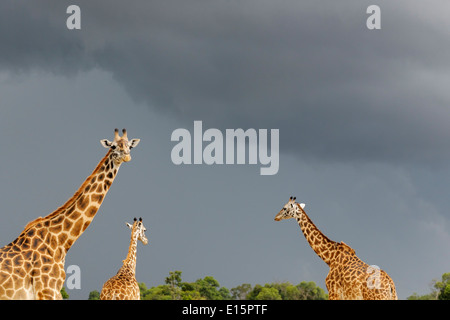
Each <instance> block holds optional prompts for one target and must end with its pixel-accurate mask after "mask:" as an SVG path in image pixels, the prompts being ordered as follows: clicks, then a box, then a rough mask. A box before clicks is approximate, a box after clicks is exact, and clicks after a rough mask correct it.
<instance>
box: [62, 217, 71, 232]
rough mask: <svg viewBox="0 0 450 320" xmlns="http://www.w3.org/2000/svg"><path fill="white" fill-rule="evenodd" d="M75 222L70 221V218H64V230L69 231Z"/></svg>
mask: <svg viewBox="0 0 450 320" xmlns="http://www.w3.org/2000/svg"><path fill="white" fill-rule="evenodd" d="M72 225H73V222H72V221H70V220H69V219H66V220H64V225H63V226H64V230H65V231H69V230H70V228H72Z"/></svg>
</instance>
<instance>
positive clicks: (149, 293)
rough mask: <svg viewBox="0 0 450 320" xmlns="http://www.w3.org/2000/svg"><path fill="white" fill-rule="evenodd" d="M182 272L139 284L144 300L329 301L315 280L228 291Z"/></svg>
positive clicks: (95, 295) (93, 294) (209, 278)
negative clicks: (159, 281) (189, 278)
mask: <svg viewBox="0 0 450 320" xmlns="http://www.w3.org/2000/svg"><path fill="white" fill-rule="evenodd" d="M181 274H182V272H181V271H170V272H169V276H168V277H166V278H165V280H164V284H162V285H158V286H154V287H151V288H147V286H146V285H145V283H143V282H141V283H139V289H140V292H141V300H231V299H234V300H326V299H328V295H327V294H326V293H325V291H324V290H323V289H322V288H320V287H318V286H316V284H315V283H314V282H305V281H304V282H301V283H299V284H298V285H293V284H291V283H289V282H275V283H270V284H268V283H266V284H265V285H264V286H262V285H260V284H256V285H255V286H253V287H252V285H251V284H249V283H244V284H241V285H239V286H236V287H234V288H232V289H231V290H228V289H227V288H226V287H223V286H220V284H219V282H218V281H217V280H216V279H215V278H214V277H212V276H206V277H204V278H203V279H197V280H196V281H195V282H184V281H182V278H181ZM99 298H100V293H99V292H98V291H96V290H95V291H92V292H91V293H90V294H89V300H98V299H99Z"/></svg>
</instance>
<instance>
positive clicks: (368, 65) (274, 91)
mask: <svg viewBox="0 0 450 320" xmlns="http://www.w3.org/2000/svg"><path fill="white" fill-rule="evenodd" d="M71 4H77V5H78V6H79V7H80V9H81V29H80V30H69V29H67V27H66V20H67V18H68V17H69V14H67V13H66V9H67V7H68V6H69V5H71ZM371 4H377V5H378V6H379V7H380V8H381V29H380V30H369V29H368V28H367V27H366V20H367V18H368V17H369V15H368V14H367V13H366V10H367V7H368V6H369V5H371ZM449 10H450V4H448V3H447V2H444V1H438V0H431V1H427V2H426V3H425V2H423V1H411V0H409V1H406V0H403V1H401V0H400V1H395V3H393V2H392V1H383V0H378V1H376V3H374V2H373V1H347V0H343V1H338V2H337V1H328V0H325V1H320V2H318V1H313V0H308V1H303V0H302V1H300V0H295V1H293V0H280V1H268V0H212V1H211V0H210V1H205V0H188V1H186V0H183V1H181V0H180V1H179V0H176V1H173V0H167V1H144V0H142V1H141V0H133V1H95V2H94V3H93V2H92V1H76V2H73V1H70V2H69V1H58V2H57V3H55V2H54V1H45V0H36V1H32V2H31V1H21V0H15V1H9V0H6V1H1V2H0V133H1V136H2V139H1V144H0V148H1V150H2V151H1V152H0V161H1V164H2V166H1V168H0V179H1V180H0V181H1V183H0V202H1V203H2V208H1V211H0V221H1V223H0V235H1V237H0V246H3V245H6V244H8V243H9V242H10V241H12V240H14V239H15V238H16V237H17V236H18V235H19V233H20V232H21V231H22V230H23V227H24V226H25V225H26V224H27V222H29V221H30V220H33V219H35V218H36V217H38V216H45V215H47V214H49V213H50V212H52V211H53V210H55V209H56V208H57V207H59V206H60V205H62V204H63V203H64V202H65V201H66V200H67V199H68V198H69V197H70V196H71V195H72V194H73V193H74V192H75V191H76V190H77V188H78V187H79V185H80V184H81V183H82V182H83V181H84V179H85V178H86V177H87V176H88V175H89V174H90V173H91V172H92V170H93V169H94V168H95V166H96V164H97V163H98V161H100V159H101V158H102V157H103V155H104V154H105V152H106V150H105V149H104V148H103V147H102V146H101V145H100V143H99V140H100V139H103V138H107V139H110V140H111V139H112V138H113V130H114V128H120V129H121V128H127V130H128V133H129V137H131V138H140V139H141V142H140V144H139V146H138V147H137V148H136V149H133V154H132V156H133V160H132V161H131V162H129V163H126V164H124V165H123V166H122V167H121V170H120V172H119V174H118V176H117V178H116V180H115V182H114V184H113V186H112V188H111V190H110V192H109V193H108V195H107V197H106V199H105V201H104V202H103V205H102V207H101V209H100V211H99V213H98V214H97V216H96V217H95V219H94V221H93V223H92V224H91V225H90V227H89V228H88V229H87V230H86V232H85V233H84V234H83V235H82V236H81V238H80V239H79V240H78V241H77V242H76V243H75V244H74V246H73V247H72V248H71V250H70V251H69V253H68V255H67V258H66V267H67V266H69V265H77V266H79V267H80V269H81V289H73V290H68V293H69V294H70V296H71V298H73V299H87V297H88V294H89V292H90V291H92V290H99V291H100V290H101V287H102V285H103V283H104V282H105V281H106V280H107V279H108V278H109V277H111V276H112V275H114V274H115V272H116V271H117V269H118V268H119V267H120V266H121V261H122V260H123V259H124V258H125V256H126V254H127V249H128V245H129V237H130V233H129V229H127V228H126V226H125V222H127V221H128V222H130V221H131V220H132V219H133V218H134V217H142V218H143V221H144V224H145V225H146V227H147V229H148V237H149V240H150V243H149V245H147V246H145V247H144V246H142V245H139V246H138V266H137V280H138V281H139V282H145V283H146V284H147V286H148V287H150V286H153V285H159V284H162V283H163V282H164V278H165V277H166V276H167V275H168V274H169V271H174V270H181V271H182V272H183V273H182V278H183V280H185V281H195V280H196V279H198V278H203V277H205V276H207V275H211V276H213V277H215V278H216V279H217V280H218V281H219V282H220V284H221V285H223V286H226V287H227V288H229V289H231V288H232V287H235V286H237V285H240V284H242V283H251V284H257V283H260V284H264V283H269V282H275V281H290V282H291V283H295V284H297V283H299V282H301V281H315V282H316V284H317V285H319V286H321V287H322V288H324V289H325V277H326V275H327V272H328V267H327V266H326V264H325V263H324V262H323V261H322V260H320V258H318V257H317V256H316V255H315V253H314V252H313V251H312V249H311V248H310V247H309V245H308V244H307V242H306V240H305V239H304V237H303V235H302V234H301V232H300V229H299V227H298V225H297V224H296V222H295V221H293V220H287V221H282V222H275V221H274V220H273V218H274V216H275V214H276V213H277V212H278V211H279V210H280V208H281V207H282V206H283V205H284V203H285V202H286V201H287V200H288V198H289V196H291V195H294V196H296V197H297V199H298V200H299V201H301V202H305V203H306V208H305V209H306V212H307V213H308V214H309V216H310V217H311V219H312V220H313V221H314V222H315V224H316V225H317V226H318V227H319V228H320V229H321V230H322V231H323V232H324V233H325V234H326V235H327V236H328V237H329V238H331V239H333V240H335V241H344V242H346V243H347V244H349V245H350V246H351V247H353V248H354V249H355V251H356V253H357V255H358V256H359V257H360V258H361V259H362V260H364V261H365V262H366V263H368V264H374V265H378V266H380V267H381V268H382V269H384V270H386V271H387V272H388V273H389V275H390V276H391V277H392V278H393V280H394V282H395V283H396V286H397V291H398V294H399V298H400V299H405V298H406V297H407V296H409V295H411V294H412V293H414V292H417V293H419V294H425V293H428V292H429V290H430V282H431V281H432V280H433V279H437V278H440V276H441V275H442V274H443V273H444V272H449V271H450V269H449V268H450V250H449V248H448V243H449V241H450V225H449V223H450V221H449V219H450V213H449V212H448V204H447V200H448V195H449V194H450V167H449V163H450V127H449V124H450V90H448V87H449V85H450V63H449V62H448V57H449V54H450V42H449V41H448V39H449V37H450V31H449V30H450V22H449V20H448V16H447V14H446V12H448V11H449ZM195 120H200V121H203V128H204V130H205V129H207V128H217V129H219V130H223V131H222V132H225V129H227V128H230V129H236V128H243V129H248V128H255V129H279V139H280V140H279V144H280V153H279V157H280V165H279V171H278V173H277V174H276V175H271V176H263V175H260V174H259V170H260V165H259V164H258V165H250V164H244V165H211V166H209V165H206V164H203V165H180V166H177V165H174V164H173V163H172V160H171V156H170V155H171V150H172V148H173V147H174V145H175V144H176V143H175V142H173V141H171V134H172V132H173V131H174V130H175V129H177V128H185V129H187V130H189V131H190V132H193V122H194V121H195Z"/></svg>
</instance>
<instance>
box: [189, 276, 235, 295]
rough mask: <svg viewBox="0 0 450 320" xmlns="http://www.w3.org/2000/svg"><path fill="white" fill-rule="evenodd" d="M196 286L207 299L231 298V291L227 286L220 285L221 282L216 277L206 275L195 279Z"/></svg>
mask: <svg viewBox="0 0 450 320" xmlns="http://www.w3.org/2000/svg"><path fill="white" fill-rule="evenodd" d="M195 286H196V289H197V291H198V292H200V294H201V296H202V297H204V298H205V299H206V300H224V299H231V294H230V291H229V290H228V289H227V288H225V287H222V288H221V287H220V284H219V282H218V281H217V280H216V279H214V277H211V276H206V277H204V278H203V279H198V280H197V281H195Z"/></svg>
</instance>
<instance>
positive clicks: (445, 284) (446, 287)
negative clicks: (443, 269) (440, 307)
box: [434, 273, 450, 300]
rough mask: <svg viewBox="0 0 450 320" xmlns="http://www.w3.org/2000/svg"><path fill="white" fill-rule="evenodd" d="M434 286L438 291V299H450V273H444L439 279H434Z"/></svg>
mask: <svg viewBox="0 0 450 320" xmlns="http://www.w3.org/2000/svg"><path fill="white" fill-rule="evenodd" d="M434 287H435V288H436V289H437V290H438V291H439V294H438V299H439V300H450V273H444V274H443V275H442V277H441V281H436V282H435V284H434Z"/></svg>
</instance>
